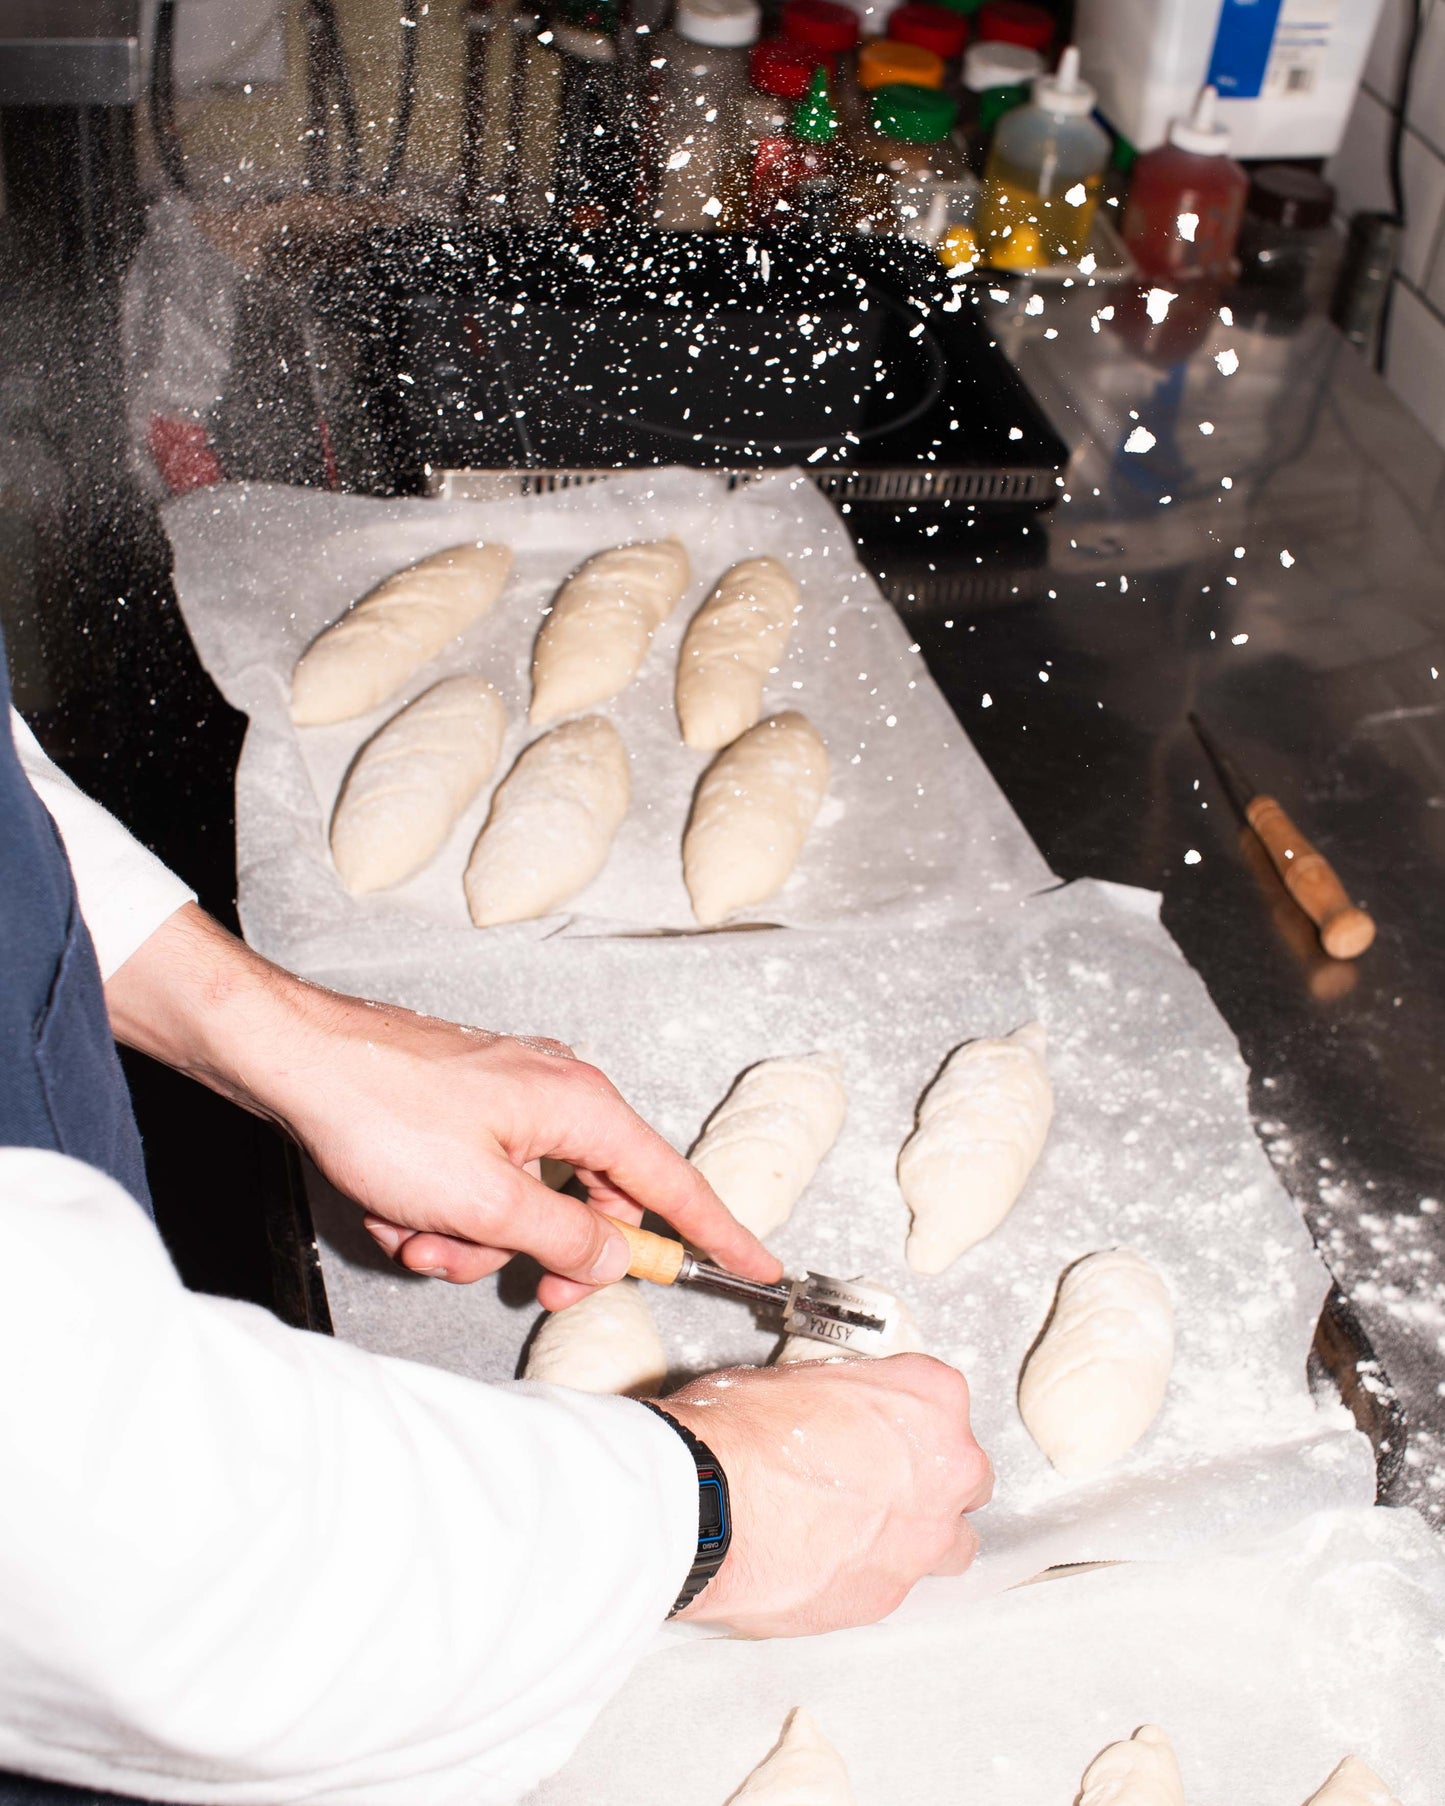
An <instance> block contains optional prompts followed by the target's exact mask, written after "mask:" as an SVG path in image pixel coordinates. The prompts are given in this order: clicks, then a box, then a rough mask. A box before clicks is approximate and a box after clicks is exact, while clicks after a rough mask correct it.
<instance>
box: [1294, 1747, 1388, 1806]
mask: <svg viewBox="0 0 1445 1806" xmlns="http://www.w3.org/2000/svg"><path fill="white" fill-rule="evenodd" d="M1305 1806H1400V1802H1399V1800H1398V1799H1396V1797H1395V1795H1394V1794H1392V1793H1391V1792H1390V1790H1389V1788H1388V1787H1387V1786H1386V1785H1385V1783H1384V1782H1383V1781H1382V1780H1381V1779H1380V1777H1379V1776H1378V1775H1377V1774H1376V1773H1375V1771H1374V1769H1372V1768H1371V1767H1369V1766H1368V1764H1366V1763H1364V1762H1361V1760H1360V1758H1359V1757H1358V1756H1346V1757H1345V1759H1344V1761H1343V1762H1342V1763H1341V1764H1340V1765H1339V1767H1338V1768H1337V1769H1336V1770H1335V1771H1334V1773H1333V1774H1332V1775H1331V1776H1330V1778H1329V1779H1328V1780H1327V1781H1326V1782H1325V1784H1324V1786H1323V1787H1322V1788H1321V1789H1320V1790H1319V1792H1318V1793H1312V1794H1311V1795H1310V1797H1309V1799H1308V1800H1306V1801H1305Z"/></svg>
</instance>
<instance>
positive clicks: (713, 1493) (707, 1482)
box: [697, 1467, 728, 1552]
mask: <svg viewBox="0 0 1445 1806" xmlns="http://www.w3.org/2000/svg"><path fill="white" fill-rule="evenodd" d="M697 1481H698V1485H697V1546H698V1550H699V1552H701V1551H703V1550H705V1549H707V1548H709V1547H716V1546H717V1545H718V1544H719V1543H721V1542H722V1541H723V1540H724V1538H725V1537H726V1536H727V1528H728V1525H727V1509H726V1507H725V1506H724V1504H723V1486H722V1479H721V1477H720V1476H719V1475H718V1473H717V1472H716V1470H715V1469H712V1468H701V1467H700V1468H699V1469H698V1472H697Z"/></svg>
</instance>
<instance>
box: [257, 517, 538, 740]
mask: <svg viewBox="0 0 1445 1806" xmlns="http://www.w3.org/2000/svg"><path fill="white" fill-rule="evenodd" d="M511 569H512V552H511V548H510V546H484V545H467V546H448V547H447V549H446V550H445V551H444V552H433V553H432V555H431V557H430V558H423V559H422V561H421V562H420V564H413V565H408V566H407V568H406V569H405V570H404V571H398V572H397V573H396V575H395V576H394V577H388V578H387V579H386V581H385V582H384V583H379V584H378V585H377V586H376V588H375V589H374V590H372V591H371V593H370V594H369V595H366V596H363V597H362V598H361V600H360V601H359V602H358V603H357V604H356V606H355V607H354V608H353V609H352V610H351V611H350V612H349V613H348V614H344V615H343V616H342V617H341V619H340V620H339V621H338V622H337V623H336V624H335V626H334V627H328V628H327V629H326V631H325V633H323V634H322V635H321V636H320V638H319V639H315V640H313V641H312V642H311V644H310V645H309V646H308V647H307V649H306V650H305V652H303V653H302V654H301V659H300V663H299V664H298V665H297V666H296V670H295V672H294V674H293V675H292V678H291V719H292V720H293V721H294V722H295V723H296V725H297V726H298V727H324V726H326V725H327V723H329V722H332V721H349V720H350V719H351V717H352V716H353V715H364V714H366V712H367V710H368V709H374V708H376V707H377V706H378V705H379V704H381V703H383V702H385V701H386V699H387V698H388V697H389V696H395V695H396V693H397V691H398V690H399V689H401V687H402V685H403V684H405V683H406V681H407V680H408V678H410V677H411V676H412V674H413V673H414V672H416V671H419V670H420V669H421V667H422V666H423V665H424V664H425V663H426V662H427V660H428V659H430V658H435V657H436V655H437V653H439V652H440V651H441V649H442V647H443V646H445V645H446V643H447V641H448V640H454V639H455V638H456V637H457V635H458V634H459V633H464V632H465V631H466V630H467V628H468V627H470V626H471V625H472V623H473V622H474V621H478V620H480V619H481V617H482V616H483V615H484V614H485V613H486V612H487V610H488V609H489V608H490V607H491V606H492V604H493V603H494V602H495V601H496V599H497V597H498V596H499V595H501V593H502V585H503V584H504V583H505V582H506V581H507V577H508V574H509V573H510V571H511Z"/></svg>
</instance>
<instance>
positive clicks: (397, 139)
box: [377, 0, 421, 194]
mask: <svg viewBox="0 0 1445 1806" xmlns="http://www.w3.org/2000/svg"><path fill="white" fill-rule="evenodd" d="M420 29H421V27H420V25H419V23H418V19H417V0H403V6H402V13H401V78H400V83H399V86H398V88H397V96H396V122H395V124H394V126H393V127H392V134H391V150H390V151H389V152H388V153H387V159H386V168H385V169H383V170H382V172H381V180H380V182H379V183H378V184H377V187H378V190H379V191H380V193H382V194H389V193H390V192H391V188H392V184H393V183H394V182H395V181H396V178H397V177H398V176H399V175H400V174H401V167H402V164H403V163H404V162H405V161H406V141H407V137H408V135H409V133H410V131H411V114H412V108H413V106H414V105H415V104H416V40H417V34H418V32H419V31H420Z"/></svg>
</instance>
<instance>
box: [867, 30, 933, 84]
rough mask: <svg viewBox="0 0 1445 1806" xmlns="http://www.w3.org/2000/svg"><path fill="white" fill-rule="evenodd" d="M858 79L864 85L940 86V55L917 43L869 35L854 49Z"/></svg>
mask: <svg viewBox="0 0 1445 1806" xmlns="http://www.w3.org/2000/svg"><path fill="white" fill-rule="evenodd" d="M858 82H859V86H860V87H864V88H886V87H888V86H890V85H891V84H892V83H893V82H904V83H907V84H908V85H909V86H910V87H914V88H941V87H942V86H943V58H942V57H941V56H935V55H934V53H933V52H932V51H931V50H925V49H923V47H922V46H921V45H919V44H895V43H894V41H893V40H892V38H870V39H869V40H868V42H867V43H866V44H864V46H863V48H862V49H861V50H860V51H859V52H858Z"/></svg>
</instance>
